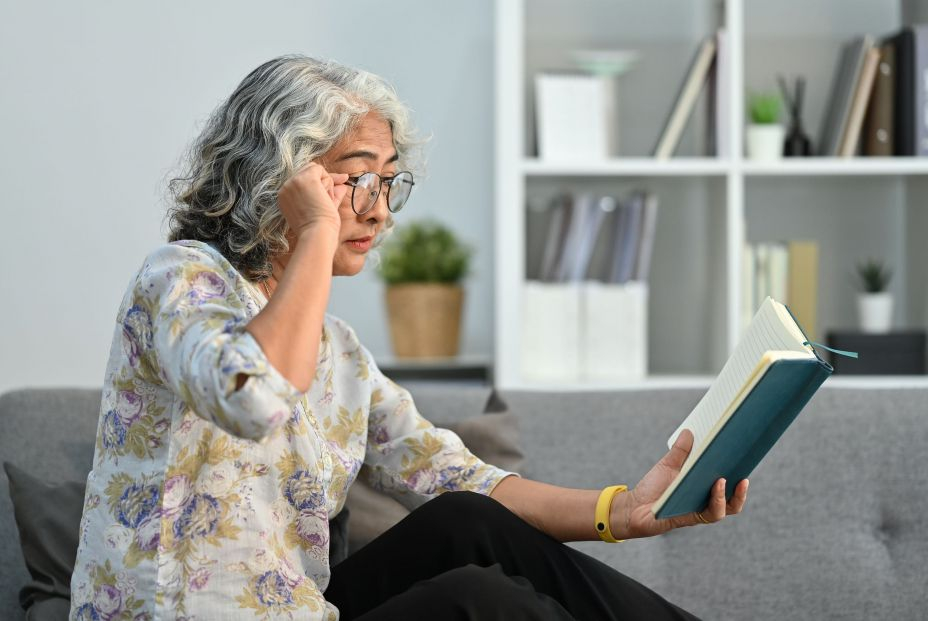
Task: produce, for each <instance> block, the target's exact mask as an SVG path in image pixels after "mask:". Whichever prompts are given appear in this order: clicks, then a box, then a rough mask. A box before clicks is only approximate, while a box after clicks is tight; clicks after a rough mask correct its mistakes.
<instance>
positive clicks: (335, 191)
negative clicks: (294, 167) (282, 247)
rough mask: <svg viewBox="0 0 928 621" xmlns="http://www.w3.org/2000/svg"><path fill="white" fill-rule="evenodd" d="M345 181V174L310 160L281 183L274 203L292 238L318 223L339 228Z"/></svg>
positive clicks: (345, 191) (345, 186) (346, 178)
mask: <svg viewBox="0 0 928 621" xmlns="http://www.w3.org/2000/svg"><path fill="white" fill-rule="evenodd" d="M346 181H348V175H346V174H342V173H329V172H328V171H327V170H326V169H325V168H324V167H323V166H322V165H320V164H318V163H316V162H310V163H309V164H307V165H306V166H304V167H302V168H300V169H299V170H298V171H296V172H295V173H294V174H293V176H292V177H290V178H289V179H287V180H286V181H285V182H284V185H283V187H281V188H280V191H279V192H278V193H277V203H278V205H279V207H280V212H281V213H282V214H283V216H284V218H285V219H286V220H287V224H288V225H289V226H290V230H291V231H293V234H294V235H295V236H296V237H299V236H300V234H301V233H303V232H305V231H307V230H309V229H311V228H313V227H316V226H319V225H323V226H331V227H334V231H335V232H336V233H337V232H338V231H339V230H340V229H341V217H340V216H339V214H338V206H339V205H340V204H341V202H342V199H343V198H344V197H345V193H347V192H348V190H349V189H350V188H349V187H348V186H347V185H345V182H346Z"/></svg>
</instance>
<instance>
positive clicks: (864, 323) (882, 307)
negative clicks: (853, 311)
mask: <svg viewBox="0 0 928 621" xmlns="http://www.w3.org/2000/svg"><path fill="white" fill-rule="evenodd" d="M857 311H858V315H859V317H860V330H861V332H867V333H869V334H884V333H886V332H889V331H890V329H891V328H892V325H893V296H892V294H890V293H889V292H888V291H881V292H880V293H861V294H860V295H859V296H858V297H857Z"/></svg>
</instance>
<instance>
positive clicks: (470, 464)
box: [362, 347, 517, 497]
mask: <svg viewBox="0 0 928 621" xmlns="http://www.w3.org/2000/svg"><path fill="white" fill-rule="evenodd" d="M362 352H363V355H364V356H365V357H366V358H367V363H368V369H369V373H370V380H371V388H372V391H371V405H370V418H369V421H368V438H367V452H366V455H365V463H366V464H367V465H368V467H369V468H370V470H371V483H372V484H373V485H374V486H375V487H378V488H380V489H383V490H398V491H402V490H409V491H411V492H414V493H416V494H419V495H422V496H426V497H433V496H436V495H438V494H440V493H442V492H445V491H461V490H466V491H472V492H479V493H481V494H489V493H490V492H492V491H493V488H495V487H496V485H497V484H498V483H499V482H500V481H502V480H503V479H504V478H505V477H507V476H510V475H514V474H515V473H512V472H507V471H505V470H502V469H500V468H497V467H496V466H492V465H490V464H486V463H484V462H483V461H481V460H480V459H478V458H477V457H476V456H474V454H473V453H471V452H470V451H469V450H467V448H466V447H465V446H464V443H463V442H462V441H461V439H460V438H459V437H458V436H457V434H455V433H454V432H453V431H450V430H448V429H441V428H438V427H435V426H434V425H432V423H430V422H429V421H427V420H426V419H425V418H423V417H422V415H421V414H420V413H419V411H418V410H417V409H416V406H415V404H414V403H413V400H412V396H411V395H410V394H409V391H407V390H406V389H404V388H402V387H400V386H398V385H397V384H395V383H394V382H393V381H392V380H390V379H389V378H388V377H386V376H385V375H384V374H383V373H382V372H381V371H380V369H378V368H377V365H376V363H375V362H374V359H373V357H372V356H371V355H370V352H368V351H367V349H364V348H363V347H362ZM516 476H517V475H516Z"/></svg>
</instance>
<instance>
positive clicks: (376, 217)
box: [364, 188, 390, 222]
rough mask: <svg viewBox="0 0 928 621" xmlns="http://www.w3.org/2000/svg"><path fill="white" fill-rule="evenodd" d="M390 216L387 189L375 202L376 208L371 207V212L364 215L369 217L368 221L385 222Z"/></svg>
mask: <svg viewBox="0 0 928 621" xmlns="http://www.w3.org/2000/svg"><path fill="white" fill-rule="evenodd" d="M389 215H390V210H389V209H388V208H387V191H386V188H384V190H383V191H382V192H381V193H380V196H378V197H377V200H376V201H374V206H373V207H371V210H370V211H368V212H367V213H365V214H364V216H367V218H366V219H367V221H368V222H370V221H372V220H373V221H375V222H383V221H384V220H386V219H387V216H389Z"/></svg>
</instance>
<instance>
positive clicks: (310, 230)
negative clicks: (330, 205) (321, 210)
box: [296, 219, 341, 247]
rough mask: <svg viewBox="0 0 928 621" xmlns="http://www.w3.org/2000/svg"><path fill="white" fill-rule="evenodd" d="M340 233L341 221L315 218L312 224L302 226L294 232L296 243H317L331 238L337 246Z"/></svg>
mask: <svg viewBox="0 0 928 621" xmlns="http://www.w3.org/2000/svg"><path fill="white" fill-rule="evenodd" d="M340 233H341V223H339V222H328V221H325V220H321V219H320V220H316V221H315V222H313V223H312V224H307V225H306V226H304V227H302V228H301V229H300V230H299V231H298V232H297V234H296V240H297V245H299V244H301V243H310V244H311V243H319V242H320V241H325V240H331V241H332V242H334V244H335V246H336V247H338V237H339V234H340Z"/></svg>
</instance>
